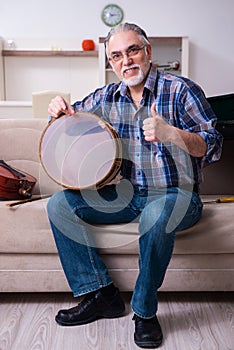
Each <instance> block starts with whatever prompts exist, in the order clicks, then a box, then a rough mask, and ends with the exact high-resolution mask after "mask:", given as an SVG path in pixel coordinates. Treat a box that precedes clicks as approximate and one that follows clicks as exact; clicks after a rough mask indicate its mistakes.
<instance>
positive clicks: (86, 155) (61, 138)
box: [39, 111, 122, 190]
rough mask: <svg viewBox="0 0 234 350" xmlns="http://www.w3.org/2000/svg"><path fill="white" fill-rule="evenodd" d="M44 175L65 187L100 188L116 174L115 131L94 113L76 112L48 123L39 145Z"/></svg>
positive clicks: (117, 145)
mask: <svg viewBox="0 0 234 350" xmlns="http://www.w3.org/2000/svg"><path fill="white" fill-rule="evenodd" d="M39 155H40V161H41V164H42V166H43V168H44V170H45V172H46V173H47V175H48V176H49V177H50V178H51V179H52V180H54V181H55V182H56V183H58V184H59V185H62V186H63V187H65V188H69V189H74V190H81V189H85V188H93V189H96V188H101V187H103V186H105V185H107V184H108V183H109V182H111V181H112V180H113V179H114V178H115V177H116V175H117V174H118V172H119V170H120V167H121V163H122V146H121V141H120V138H119V135H118V133H117V131H116V130H115V129H114V128H113V127H112V126H111V125H110V124H108V123H107V122H106V121H104V120H103V119H101V118H99V117H98V116H96V115H95V114H92V113H89V112H84V111H79V112H77V113H75V114H74V115H72V116H66V115H63V116H61V117H59V118H56V119H54V120H53V121H52V122H51V123H49V124H48V125H47V126H46V128H45V130H44V131H43V133H42V136H41V139H40V146H39Z"/></svg>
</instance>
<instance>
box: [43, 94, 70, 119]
mask: <svg viewBox="0 0 234 350" xmlns="http://www.w3.org/2000/svg"><path fill="white" fill-rule="evenodd" d="M48 113H49V115H51V116H52V117H53V118H58V117H59V116H60V115H61V114H66V115H72V114H74V113H75V111H74V109H73V108H72V107H71V106H70V105H69V104H68V103H67V102H66V101H65V100H64V99H63V98H62V97H61V96H56V97H55V98H53V99H52V100H51V102H50V104H49V107H48Z"/></svg>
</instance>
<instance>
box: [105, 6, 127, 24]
mask: <svg viewBox="0 0 234 350" xmlns="http://www.w3.org/2000/svg"><path fill="white" fill-rule="evenodd" d="M123 17H124V13H123V10H122V8H121V7H120V6H118V5H116V4H109V5H106V6H105V7H104V9H103V10H102V14H101V18H102V21H103V22H104V23H105V24H106V25H107V26H109V27H114V26H116V25H118V24H119V23H121V22H122V20H123Z"/></svg>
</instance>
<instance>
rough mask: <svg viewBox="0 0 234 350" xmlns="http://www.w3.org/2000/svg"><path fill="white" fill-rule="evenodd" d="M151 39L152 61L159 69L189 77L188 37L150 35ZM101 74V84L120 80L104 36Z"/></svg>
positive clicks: (100, 39)
mask: <svg viewBox="0 0 234 350" xmlns="http://www.w3.org/2000/svg"><path fill="white" fill-rule="evenodd" d="M149 41H150V43H151V45H152V51H153V54H152V56H153V59H152V61H153V63H154V64H156V65H157V66H158V69H160V70H166V71H167V70H168V71H170V72H172V73H174V74H177V75H182V76H185V77H188V60H189V39H188V37H186V36H183V37H171V36H170V37H166V36H164V37H149ZM177 66H178V68H177ZM173 67H176V69H173ZM99 74H100V84H101V85H105V84H109V83H112V82H116V81H118V78H117V77H116V75H115V73H114V72H113V71H112V69H111V68H110V65H109V64H108V61H107V57H106V53H105V47H104V38H99Z"/></svg>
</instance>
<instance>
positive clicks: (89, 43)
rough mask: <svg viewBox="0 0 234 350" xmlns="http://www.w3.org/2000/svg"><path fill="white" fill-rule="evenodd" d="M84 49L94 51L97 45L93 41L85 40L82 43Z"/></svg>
mask: <svg viewBox="0 0 234 350" xmlns="http://www.w3.org/2000/svg"><path fill="white" fill-rule="evenodd" d="M82 49H83V50H84V51H92V50H94V49H95V43H94V41H93V40H91V39H85V40H83V41H82Z"/></svg>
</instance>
